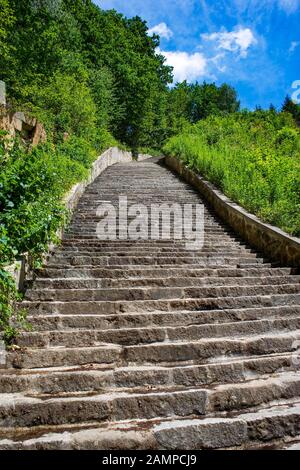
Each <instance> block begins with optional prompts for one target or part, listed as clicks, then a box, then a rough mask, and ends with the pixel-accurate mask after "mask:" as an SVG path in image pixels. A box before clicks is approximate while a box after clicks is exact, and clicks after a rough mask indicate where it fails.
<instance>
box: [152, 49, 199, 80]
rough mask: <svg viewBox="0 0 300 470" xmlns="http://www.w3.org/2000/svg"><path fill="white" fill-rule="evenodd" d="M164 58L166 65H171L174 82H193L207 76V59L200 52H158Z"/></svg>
mask: <svg viewBox="0 0 300 470" xmlns="http://www.w3.org/2000/svg"><path fill="white" fill-rule="evenodd" d="M159 52H160V54H162V55H164V56H165V58H166V63H167V64H168V65H171V66H172V67H173V68H174V70H173V75H174V82H182V81H183V80H187V81H189V82H193V81H195V80H197V79H200V78H203V77H204V76H206V75H208V70H207V59H206V57H205V56H204V55H203V54H201V53H200V52H195V53H192V54H189V53H188V52H179V51H176V52H167V51H159Z"/></svg>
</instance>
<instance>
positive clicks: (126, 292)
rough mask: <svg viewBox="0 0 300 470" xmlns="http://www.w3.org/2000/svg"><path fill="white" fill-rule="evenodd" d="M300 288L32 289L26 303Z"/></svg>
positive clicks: (220, 295) (190, 296)
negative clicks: (28, 301) (29, 301)
mask: <svg viewBox="0 0 300 470" xmlns="http://www.w3.org/2000/svg"><path fill="white" fill-rule="evenodd" d="M298 293H299V295H300V285H299V283H297V284H282V285H275V286H274V285H251V286H239V285H237V286H236V285H235V286H229V287H227V286H226V287H224V286H209V287H206V286H205V287H187V288H179V287H178V288H177V287H160V288H159V287H141V288H131V289H128V288H111V289H32V290H28V291H27V292H26V297H25V298H26V299H27V300H32V301H38V300H40V301H51V300H53V301H59V302H61V301H63V302H76V301H78V302H80V301H87V302H89V301H101V300H107V301H116V300H125V301H132V300H156V299H157V300H159V299H197V298H219V299H221V298H223V297H241V296H252V295H272V294H298Z"/></svg>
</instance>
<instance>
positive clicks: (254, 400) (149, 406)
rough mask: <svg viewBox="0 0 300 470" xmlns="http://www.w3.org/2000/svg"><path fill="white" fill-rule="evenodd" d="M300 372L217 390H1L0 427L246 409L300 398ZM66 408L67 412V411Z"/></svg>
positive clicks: (188, 415) (225, 385) (224, 386)
mask: <svg viewBox="0 0 300 470" xmlns="http://www.w3.org/2000/svg"><path fill="white" fill-rule="evenodd" d="M299 393H300V377H299V374H297V373H294V372H289V373H287V372H286V373H285V374H282V375H280V374H279V375H278V376H276V377H274V378H264V379H263V378H260V379H257V380H250V381H248V382H246V383H243V384H224V385H219V386H216V387H215V388H214V389H212V390H208V389H201V388H200V389H197V388H196V389H193V388H187V389H185V390H176V389H175V390H174V388H173V387H164V388H163V389H162V390H154V391H152V390H151V391H147V390H146V389H144V390H141V391H140V392H132V391H131V390H128V391H126V390H122V391H117V390H114V391H108V392H106V393H101V394H97V392H96V393H91V392H87V393H73V394H60V395H58V396H56V397H53V396H51V395H50V396H49V395H39V394H28V395H24V394H2V395H1V401H0V427H6V428H8V427H13V426H15V427H28V426H41V425H61V424H67V423H83V422H93V421H98V422H105V421H110V422H118V421H124V420H128V419H153V418H163V417H173V416H178V417H192V416H194V417H197V416H199V415H206V414H208V413H212V412H220V411H231V410H232V409H234V410H242V409H245V408H251V407H256V406H259V405H262V404H266V403H270V402H271V403H272V402H274V401H275V400H289V399H293V398H299ZM62 410H63V412H62Z"/></svg>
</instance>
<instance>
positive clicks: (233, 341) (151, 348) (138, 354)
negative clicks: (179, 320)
mask: <svg viewBox="0 0 300 470" xmlns="http://www.w3.org/2000/svg"><path fill="white" fill-rule="evenodd" d="M299 338H300V331H299V330H297V331H293V332H288V333H284V332H279V333H277V334H276V333H272V334H271V333H269V334H268V333H267V334H260V335H258V336H255V335H247V336H245V335H244V336H242V335H241V336H240V337H238V336H237V337H235V338H228V337H224V338H221V337H220V338H215V339H202V340H200V341H191V342H183V341H181V342H179V341H178V342H171V341H170V342H168V343H156V344H155V343H154V344H147V345H138V346H127V347H124V353H123V357H124V361H125V362H126V364H137V363H139V364H154V363H157V364H160V363H163V364H164V363H179V362H189V361H200V360H201V361H202V362H211V361H212V360H213V359H216V358H217V357H218V358H219V359H220V361H222V360H223V361H225V360H228V359H230V358H232V357H236V358H237V357H239V356H241V355H246V354H250V355H258V356H259V355H266V354H273V353H286V352H291V351H297V348H298V343H297V341H298V340H299Z"/></svg>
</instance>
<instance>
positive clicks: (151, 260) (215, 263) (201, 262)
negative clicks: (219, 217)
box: [48, 254, 271, 269]
mask: <svg viewBox="0 0 300 470" xmlns="http://www.w3.org/2000/svg"><path fill="white" fill-rule="evenodd" d="M263 263H264V260H263V258H256V257H255V256H253V257H251V256H250V254H249V255H248V257H247V258H244V257H241V256H236V255H231V256H230V257H226V256H221V255H210V256H185V257H182V258H179V257H176V256H174V257H163V256H161V257H160V256H156V257H151V256H144V257H129V256H128V257H125V256H124V257H122V256H121V257H113V256H110V257H108V256H93V257H92V256H71V257H59V256H55V257H54V256H53V257H52V258H50V260H49V263H48V266H53V267H58V266H62V267H63V268H65V267H70V266H84V267H95V266H97V267H101V266H109V267H111V268H113V267H114V266H124V267H125V266H128V265H129V266H130V265H132V266H153V265H159V266H174V265H175V266H176V265H189V267H190V268H192V267H197V266H198V267H203V268H205V267H219V266H224V265H226V266H247V267H248V266H253V265H256V264H263ZM265 266H267V267H270V266H271V265H270V264H267V263H266V264H265ZM124 269H125V268H124Z"/></svg>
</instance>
